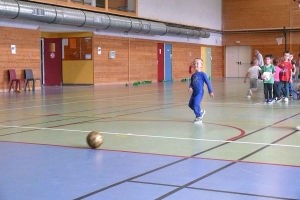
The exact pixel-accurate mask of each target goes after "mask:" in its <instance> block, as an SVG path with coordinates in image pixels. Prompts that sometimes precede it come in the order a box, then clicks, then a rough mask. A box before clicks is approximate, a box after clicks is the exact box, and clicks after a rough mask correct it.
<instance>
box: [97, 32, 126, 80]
mask: <svg viewBox="0 0 300 200" xmlns="http://www.w3.org/2000/svg"><path fill="white" fill-rule="evenodd" d="M93 40H94V42H93V44H94V47H93V49H94V50H93V51H94V55H95V56H94V84H103V83H125V82H127V81H128V51H129V45H128V38H122V37H113V36H100V35H94V38H93ZM98 47H101V55H98V54H97V51H98ZM109 51H115V52H116V58H115V59H109V58H108V53H109Z"/></svg>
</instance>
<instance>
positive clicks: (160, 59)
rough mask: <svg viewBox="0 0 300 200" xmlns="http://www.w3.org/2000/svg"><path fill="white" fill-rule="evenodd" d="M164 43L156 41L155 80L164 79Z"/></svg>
mask: <svg viewBox="0 0 300 200" xmlns="http://www.w3.org/2000/svg"><path fill="white" fill-rule="evenodd" d="M164 46H165V44H164V43H157V81H163V80H164V79H165V56H164V52H165V48H164Z"/></svg>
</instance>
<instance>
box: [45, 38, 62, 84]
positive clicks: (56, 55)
mask: <svg viewBox="0 0 300 200" xmlns="http://www.w3.org/2000/svg"><path fill="white" fill-rule="evenodd" d="M61 45H62V42H61V38H44V54H43V58H44V68H43V70H42V71H43V72H42V74H43V83H44V85H46V86H55V85H61V83H62V47H61Z"/></svg>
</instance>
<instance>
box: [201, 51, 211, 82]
mask: <svg viewBox="0 0 300 200" xmlns="http://www.w3.org/2000/svg"><path fill="white" fill-rule="evenodd" d="M201 58H202V60H203V67H202V71H204V72H205V73H206V75H207V77H208V78H209V79H210V80H211V59H212V56H211V48H210V47H201Z"/></svg>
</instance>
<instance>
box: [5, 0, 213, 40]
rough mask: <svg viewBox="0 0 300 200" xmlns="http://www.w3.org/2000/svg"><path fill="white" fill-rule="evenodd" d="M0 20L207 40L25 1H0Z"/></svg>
mask: <svg viewBox="0 0 300 200" xmlns="http://www.w3.org/2000/svg"><path fill="white" fill-rule="evenodd" d="M0 17H4V18H10V19H25V20H33V21H39V22H45V23H53V24H62V25H72V26H77V27H81V26H83V27H90V28H96V29H103V30H105V29H111V30H115V31H122V32H134V33H141V34H152V35H161V36H162V35H177V36H186V37H196V38H198V37H202V38H209V37H210V33H209V32H206V31H202V30H201V31H198V30H193V29H188V28H181V27H174V26H167V25H166V24H164V23H160V22H153V21H148V20H140V19H135V18H128V17H120V16H115V15H107V14H101V13H94V12H89V11H83V10H77V9H72V8H65V7H59V6H52V5H44V4H38V3H33V2H26V1H16V0H0Z"/></svg>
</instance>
